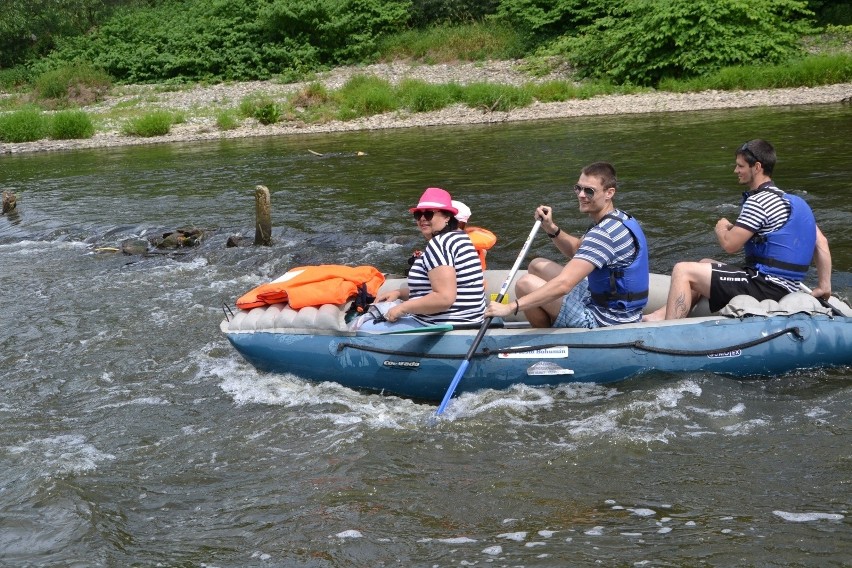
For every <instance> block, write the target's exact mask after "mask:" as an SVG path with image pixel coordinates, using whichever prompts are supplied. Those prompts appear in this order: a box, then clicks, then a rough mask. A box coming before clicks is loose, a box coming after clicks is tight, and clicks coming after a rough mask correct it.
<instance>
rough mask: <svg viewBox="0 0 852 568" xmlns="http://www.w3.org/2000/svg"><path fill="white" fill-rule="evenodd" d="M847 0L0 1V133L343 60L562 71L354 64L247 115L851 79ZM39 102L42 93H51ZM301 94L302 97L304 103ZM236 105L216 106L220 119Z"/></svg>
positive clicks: (130, 125) (63, 129)
mask: <svg viewBox="0 0 852 568" xmlns="http://www.w3.org/2000/svg"><path fill="white" fill-rule="evenodd" d="M850 24H852V7H851V6H850V3H848V2H845V3H836V2H830V1H820V0H5V6H4V9H3V10H0V88H2V89H3V90H5V91H7V92H9V93H14V94H15V95H14V96H7V97H5V98H3V99H0V111H2V110H4V109H5V110H7V111H12V112H6V113H0V140H5V141H23V140H24V139H27V140H29V139H33V140H37V139H39V138H41V137H44V136H50V137H62V138H74V137H86V136H91V135H92V133H93V132H94V131H95V126H94V125H93V124H92V121H91V119H90V118H89V117H88V116H87V115H86V114H85V113H80V112H76V113H74V112H71V111H69V110H67V109H69V108H71V109H73V108H79V107H83V106H86V105H88V104H91V103H92V102H96V101H98V100H100V99H101V98H103V97H104V96H105V94H106V93H107V92H108V91H109V90H110V89H111V88H112V86H113V85H115V84H119V85H130V84H138V83H157V84H166V85H168V84H172V85H181V84H188V83H197V82H206V83H214V82H221V81H246V80H268V79H273V80H277V81H280V82H283V83H289V82H295V81H310V79H311V78H312V76H313V75H314V74H315V73H316V72H318V71H322V70H326V69H329V68H332V67H336V66H340V65H351V64H356V65H357V64H368V63H375V62H381V61H392V60H411V61H417V62H423V63H439V62H452V61H460V60H463V61H480V60H487V59H523V60H524V61H525V64H526V66H527V69H528V70H529V71H530V73H531V74H533V75H535V74H542V75H543V74H546V73H547V72H548V71H550V70H552V69H554V68H556V67H557V66H558V67H559V68H561V69H564V68H569V69H571V70H572V72H573V79H574V80H572V81H570V82H551V83H546V84H531V85H528V86H525V87H522V88H517V87H509V86H500V85H484V84H482V85H469V86H464V87H462V86H459V85H428V84H425V83H423V82H417V81H407V82H404V83H403V84H401V85H399V86H391V85H389V84H387V83H386V82H383V81H380V80H376V79H374V78H372V79H371V78H367V77H356V78H355V79H353V80H352V81H350V83H348V84H347V85H346V86H344V88H343V89H341V90H340V92H336V93H329V92H326V91H325V89H324V88H322V86H321V85H319V84H315V83H314V84H311V85H310V86H309V87H308V88H306V89H305V90H304V91H302V92H300V93H298V94H297V95H295V96H294V97H293V100H291V101H284V102H282V101H275V100H267V99H264V98H263V97H260V98H250V99H247V100H244V101H242V102H241V104H240V109H239V114H240V116H241V117H253V118H255V119H256V120H258V121H260V122H262V123H264V124H270V123H274V122H277V121H279V120H283V119H292V118H293V109H294V108H297V107H298V108H299V109H301V110H300V112H301V114H300V116H299V119H301V120H308V121H327V120H331V119H342V120H347V119H350V118H354V117H357V116H364V115H368V114H375V113H379V112H387V111H389V110H395V109H400V108H405V109H408V110H411V111H413V112H420V111H424V110H433V109H437V108H442V107H443V106H446V105H448V104H453V103H458V102H463V103H465V104H468V105H470V106H473V107H483V108H485V109H487V110H507V109H510V108H515V107H518V106H524V105H527V104H530V103H531V102H532V101H533V100H539V101H542V102H549V101H558V100H566V99H569V98H578V97H589V96H594V95H596V94H601V93H611V92H633V91H635V90H638V89H648V88H656V89H664V90H671V91H690V90H696V91H697V90H704V89H710V88H714V89H733V88H767V87H795V86H816V85H821V84H832V83H842V82H847V81H850V80H852V55H850V49H849V45H850V43H851V42H850V38H852V26H850ZM56 109H60V110H62V111H63V112H62V113H60V114H59V120H60V122H61V124H56V122H57V121H56V119H55V116H53V115H51V116H49V117H45V116H43V115H42V114H41V113H40V112H39V111H40V110H56ZM305 109H307V111H305ZM181 119H182V117H180V116H175V115H170V114H169V113H163V112H159V113H156V114H155V115H147V116H134V117H132V119H131V120H127V121H126V122H125V124H124V126H123V130H124V132H125V133H126V134H130V135H139V136H146V135H158V134H163V133H167V132H168V129H169V127H170V125H171V124H172V123H174V122H179V121H180V120H181ZM238 123H239V117H238V116H235V115H234V114H232V113H231V114H228V113H223V114H221V115H220V116H219V117H217V124H218V125H219V127H220V128H222V129H227V128H233V127H235V125H237V124H238Z"/></svg>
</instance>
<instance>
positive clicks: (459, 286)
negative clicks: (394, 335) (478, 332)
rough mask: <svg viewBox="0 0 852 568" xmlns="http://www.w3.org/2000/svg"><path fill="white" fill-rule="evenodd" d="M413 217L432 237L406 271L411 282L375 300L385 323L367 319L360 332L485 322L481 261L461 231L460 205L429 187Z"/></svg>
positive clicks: (434, 188)
mask: <svg viewBox="0 0 852 568" xmlns="http://www.w3.org/2000/svg"><path fill="white" fill-rule="evenodd" d="M409 211H410V212H411V213H412V214H413V215H414V220H415V221H416V223H417V228H419V229H420V232H421V233H422V234H423V236H424V237H425V238H426V240H427V241H428V242H427V244H426V249H425V250H424V251H423V253H422V254H421V255H420V256H418V257H416V258H415V260H414V264H413V265H412V266H411V269H410V270H409V271H408V283H407V286H404V287H402V288H400V289H399V290H392V291H390V292H383V293H381V294H379V296H378V297H377V298H376V303H377V304H378V303H380V302H391V303H392V304H388V305H390V308H389V309H387V311H385V310H384V309H382V310H381V311H382V312H383V316H384V319H385V320H387V321H385V322H377V321H375V320H371V321H366V322H363V323H362V324H361V325H360V327H359V329H361V330H362V331H373V330H376V331H378V330H382V331H384V330H388V329H391V328H392V329H394V330H396V329H400V328H403V327H405V326H407V327H423V326H428V325H436V324H446V323H449V324H469V323H482V321H483V319H484V317H483V314H484V313H485V294H484V288H483V286H484V284H483V274H482V264H481V263H480V261H479V255H478V254H477V252H476V249H475V248H474V246H473V243H472V242H471V240H470V237H468V235H467V233H465V232H464V231H462V230H460V229H459V223H458V219H456V217H455V216H456V215H457V214H458V212H459V211H458V209H457V208H456V207H454V206H453V203H452V198H451V197H450V194H449V193H448V192H447V191H445V190H443V189H441V188H438V187H430V188H428V189H427V190H426V191H424V192H423V195H421V196H420V201H419V202H418V203H417V205H416V206H415V207H412V208H411V209H409Z"/></svg>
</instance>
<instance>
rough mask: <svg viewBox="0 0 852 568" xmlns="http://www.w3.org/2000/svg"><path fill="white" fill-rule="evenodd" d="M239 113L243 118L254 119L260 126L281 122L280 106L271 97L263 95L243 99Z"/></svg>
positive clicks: (257, 94)
mask: <svg viewBox="0 0 852 568" xmlns="http://www.w3.org/2000/svg"><path fill="white" fill-rule="evenodd" d="M239 112H240V115H241V116H242V117H243V118H254V119H255V120H257V121H258V122H260V123H261V124H274V123H276V122H278V121H279V120H281V106H280V105H279V104H278V103H277V102H276V101H275V100H274V99H272V97H270V96H269V95H266V94H263V93H255V94H251V95H248V96H247V97H243V100H241V101H240V107H239Z"/></svg>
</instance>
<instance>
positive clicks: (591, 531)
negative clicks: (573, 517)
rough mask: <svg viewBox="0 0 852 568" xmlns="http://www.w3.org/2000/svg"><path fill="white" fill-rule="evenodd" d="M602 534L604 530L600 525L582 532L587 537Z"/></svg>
mask: <svg viewBox="0 0 852 568" xmlns="http://www.w3.org/2000/svg"><path fill="white" fill-rule="evenodd" d="M603 533H604V528H603V527H602V526H600V525H598V526H596V527H592V528H590V529H589V530H587V531H584V532H583V534H585V535H589V536H602V535H603Z"/></svg>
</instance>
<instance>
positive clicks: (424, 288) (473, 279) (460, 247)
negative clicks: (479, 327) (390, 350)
mask: <svg viewBox="0 0 852 568" xmlns="http://www.w3.org/2000/svg"><path fill="white" fill-rule="evenodd" d="M439 266H452V267H453V268H454V269H455V271H456V301H455V302H454V303H453V305H452V306H450V309H449V310H447V311H445V312H439V313H437V314H412V316H414V318H415V319H417V320H418V321H420V322H422V323H425V324H427V325H432V324H438V323H450V324H458V323H481V322H482V321H483V319H484V314H485V291H484V280H483V275H482V263H481V262H480V261H479V255H478V254H477V253H476V249H475V248H474V247H473V243H472V242H471V240H470V237H468V236H467V233H465V232H464V231H451V232H447V233H443V234H440V235H436V236H434V237H432V238H431V239H430V240H429V243H428V244H427V245H426V250H425V251H423V254H422V255H420V256H419V257H417V259H416V260H415V261H414V265H413V266H412V267H411V270H409V272H408V297H409V298H411V299H414V298H422V297H423V296H425V295H427V294H429V293H430V292H431V291H432V284H431V282H429V271H431V270H432V269H434V268H437V267H439Z"/></svg>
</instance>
